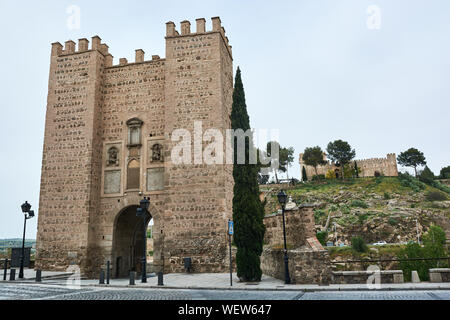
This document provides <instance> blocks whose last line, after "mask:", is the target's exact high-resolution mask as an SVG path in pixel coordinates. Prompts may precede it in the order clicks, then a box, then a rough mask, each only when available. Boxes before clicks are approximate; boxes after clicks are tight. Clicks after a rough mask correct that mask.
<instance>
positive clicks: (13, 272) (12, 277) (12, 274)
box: [9, 269, 16, 281]
mask: <svg viewBox="0 0 450 320" xmlns="http://www.w3.org/2000/svg"><path fill="white" fill-rule="evenodd" d="M14 280H16V269H11V270H9V281H14Z"/></svg>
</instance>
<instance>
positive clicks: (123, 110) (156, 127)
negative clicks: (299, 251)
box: [36, 17, 233, 275]
mask: <svg viewBox="0 0 450 320" xmlns="http://www.w3.org/2000/svg"><path fill="white" fill-rule="evenodd" d="M212 24H213V29H212V30H211V31H207V30H206V28H205V20H204V19H198V20H197V32H191V31H190V23H189V22H188V21H183V22H182V23H181V34H180V33H179V32H178V31H177V30H176V27H175V24H174V23H172V22H169V23H167V33H166V38H165V39H166V58H160V57H159V56H157V55H153V56H152V57H151V60H145V57H144V52H143V51H142V50H140V49H138V50H136V59H135V62H132V63H129V62H128V61H127V60H126V59H124V58H122V59H120V62H119V64H118V65H114V64H113V56H112V55H111V54H110V53H109V51H108V50H109V49H108V46H107V45H106V44H104V43H102V42H101V39H100V38H99V37H97V36H95V37H93V38H92V45H91V46H90V47H89V41H88V40H87V39H80V40H79V44H78V49H77V48H76V45H75V43H74V42H73V41H67V42H66V43H65V46H64V47H63V46H62V45H61V44H59V43H54V44H52V51H51V63H50V78H49V90H48V102H47V114H46V127H45V137H44V150H43V160H42V177H41V193H40V204H39V218H38V235H37V258H36V259H37V266H38V267H39V268H41V269H43V270H65V269H66V268H67V267H68V266H69V265H70V264H77V265H79V266H80V267H81V270H82V272H83V273H84V274H86V275H89V274H91V275H96V274H97V273H98V269H99V268H101V267H102V266H104V265H105V263H106V261H111V266H112V268H113V273H114V272H115V271H114V270H115V268H116V261H119V260H118V259H128V260H130V259H131V260H134V259H135V258H136V257H134V256H133V254H131V255H130V257H127V256H123V255H120V256H118V255H117V252H118V250H117V248H118V246H121V247H123V246H131V247H132V248H134V249H136V248H137V247H138V246H139V244H138V243H137V242H138V240H139V239H138V233H136V231H134V233H133V232H131V231H133V230H131V229H132V228H137V227H138V224H136V226H131V225H130V226H125V225H122V226H121V225H120V221H122V220H123V219H119V218H120V216H121V215H122V214H124V213H125V212H128V214H129V212H130V210H135V208H136V206H137V205H138V204H139V201H140V200H141V199H142V198H143V197H144V196H150V198H151V200H150V202H151V205H150V208H149V212H150V214H151V216H152V218H153V220H154V227H153V230H154V233H153V236H154V265H155V268H156V269H158V270H164V271H165V272H177V271H182V270H183V258H184V257H191V258H192V260H193V264H194V269H195V270H197V271H199V272H219V271H224V270H226V269H227V267H228V263H227V261H228V260H227V259H228V258H227V254H226V252H227V251H226V248H227V239H226V229H227V222H228V219H229V218H231V216H232V196H233V176H232V166H230V165H220V164H215V165H206V164H201V163H200V164H199V163H197V162H194V164H189V165H178V164H174V163H172V159H171V157H170V155H171V150H172V147H173V145H172V140H171V137H172V132H173V130H175V129H179V128H183V129H187V130H188V131H190V132H191V134H192V138H193V135H194V134H195V132H194V123H195V122H196V121H201V122H202V123H201V126H202V129H203V132H204V131H205V130H207V129H208V128H217V129H219V130H221V131H222V132H225V130H226V129H228V128H230V126H231V122H230V113H231V104H232V90H233V66H232V55H231V46H230V45H229V43H228V38H227V37H226V35H225V29H224V28H223V27H222V26H221V21H220V18H218V17H216V18H212ZM135 120H137V123H140V127H139V130H138V131H132V130H131V127H130V126H129V124H130V123H135V122H136V121H135ZM130 121H131V122H130ZM133 121H134V122H133ZM136 132H138V134H136ZM203 132H202V133H203ZM202 133H201V134H202ZM137 136H138V142H137V143H135V142H133V141H134V140H132V139H131V137H133V139H136V137H137ZM201 138H202V137H201V136H200V139H201ZM188 143H189V144H190V145H191V147H192V149H197V150H198V149H199V148H200V150H203V148H205V144H204V145H203V146H202V145H200V146H198V145H194V143H193V142H188ZM156 145H160V146H162V150H161V152H156V151H154V150H156V149H154V146H156ZM224 145H225V141H224ZM155 154H157V155H158V157H155ZM194 160H195V159H194ZM200 160H202V159H200ZM128 182H130V183H128ZM131 182H132V183H131ZM131 185H133V187H132V188H131V187H129V186H131ZM141 224H142V222H141ZM120 228H128V229H129V230H127V232H125V233H123V232H122V234H134V238H133V239H134V240H133V239H131V240H130V241H129V243H124V240H123V239H122V240H121V238H123V237H116V236H115V235H116V234H117V232H118V230H119V229H120ZM134 249H133V250H134ZM130 250H131V249H130ZM119 251H120V250H119ZM135 251H136V250H135ZM131 260H130V261H131Z"/></svg>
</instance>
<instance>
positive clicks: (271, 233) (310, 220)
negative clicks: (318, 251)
mask: <svg viewBox="0 0 450 320" xmlns="http://www.w3.org/2000/svg"><path fill="white" fill-rule="evenodd" d="M314 208H315V206H314V205H308V204H304V205H301V206H299V207H298V209H296V210H287V211H285V223H286V242H287V244H288V245H289V247H292V248H299V247H302V246H305V245H307V242H306V239H308V238H311V237H315V236H316V233H315V225H314ZM264 225H265V226H266V233H265V235H264V244H267V245H270V246H278V245H282V244H283V241H284V240H283V219H282V215H281V213H276V214H272V215H269V216H266V217H265V218H264Z"/></svg>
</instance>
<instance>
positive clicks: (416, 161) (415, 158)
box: [397, 148, 427, 178]
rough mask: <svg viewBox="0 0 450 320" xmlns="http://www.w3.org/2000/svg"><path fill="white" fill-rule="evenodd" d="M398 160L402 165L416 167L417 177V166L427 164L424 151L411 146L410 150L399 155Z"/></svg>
mask: <svg viewBox="0 0 450 320" xmlns="http://www.w3.org/2000/svg"><path fill="white" fill-rule="evenodd" d="M397 161H398V163H399V164H400V165H401V166H404V167H412V168H414V173H415V176H416V178H417V167H418V166H424V165H426V164H427V162H426V161H425V156H424V155H423V152H420V151H419V150H417V149H416V148H409V149H408V150H406V151H404V152H402V153H400V154H399V155H398V157H397Z"/></svg>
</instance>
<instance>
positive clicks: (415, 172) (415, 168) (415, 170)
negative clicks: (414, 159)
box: [414, 167, 417, 178]
mask: <svg viewBox="0 0 450 320" xmlns="http://www.w3.org/2000/svg"><path fill="white" fill-rule="evenodd" d="M414 175H415V177H416V178H417V167H414Z"/></svg>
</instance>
